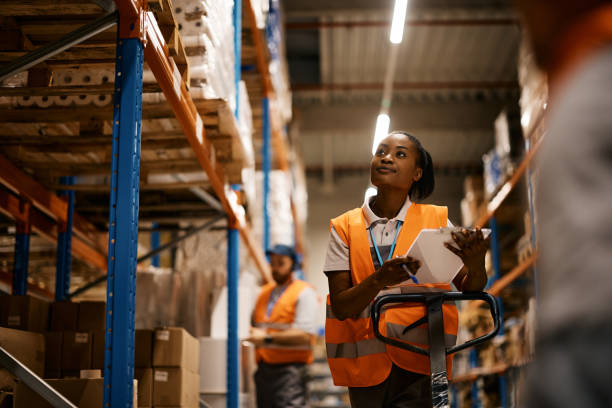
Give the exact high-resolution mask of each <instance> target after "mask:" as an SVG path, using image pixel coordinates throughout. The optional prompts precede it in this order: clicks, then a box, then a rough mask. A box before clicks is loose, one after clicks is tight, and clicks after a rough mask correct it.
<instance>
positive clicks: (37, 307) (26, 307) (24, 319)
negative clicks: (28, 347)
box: [1, 295, 49, 333]
mask: <svg viewBox="0 0 612 408" xmlns="http://www.w3.org/2000/svg"><path fill="white" fill-rule="evenodd" d="M48 318H49V303H48V302H46V301H44V300H41V299H37V298H35V297H32V296H25V295H11V296H6V297H4V299H3V302H2V321H1V323H2V326H4V327H8V328H11V329H17V330H27V331H32V332H38V333H42V332H44V331H45V330H46V329H47V323H48Z"/></svg>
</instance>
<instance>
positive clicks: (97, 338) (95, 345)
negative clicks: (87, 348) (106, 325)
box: [91, 330, 106, 371]
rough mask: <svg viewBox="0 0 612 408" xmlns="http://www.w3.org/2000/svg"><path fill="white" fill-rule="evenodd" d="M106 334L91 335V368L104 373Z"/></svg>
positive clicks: (93, 333) (94, 333) (102, 332)
mask: <svg viewBox="0 0 612 408" xmlns="http://www.w3.org/2000/svg"><path fill="white" fill-rule="evenodd" d="M105 334H106V332H105V331H104V330H102V331H94V332H92V333H91V335H92V347H91V350H92V351H91V368H96V369H99V370H102V371H104V341H105V336H104V335H105Z"/></svg>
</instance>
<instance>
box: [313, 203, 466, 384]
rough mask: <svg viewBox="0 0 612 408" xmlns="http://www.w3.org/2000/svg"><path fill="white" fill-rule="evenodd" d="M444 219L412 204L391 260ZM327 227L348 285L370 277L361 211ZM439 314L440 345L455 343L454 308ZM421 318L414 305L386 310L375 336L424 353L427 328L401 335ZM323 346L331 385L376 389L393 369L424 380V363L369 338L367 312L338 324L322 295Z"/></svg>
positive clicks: (439, 287)
mask: <svg viewBox="0 0 612 408" xmlns="http://www.w3.org/2000/svg"><path fill="white" fill-rule="evenodd" d="M447 215H448V209H447V208H446V207H438V206H433V205H423V204H414V203H413V204H412V205H411V206H410V208H409V209H408V212H407V213H406V217H405V219H404V223H403V225H402V228H401V230H400V233H399V237H398V240H397V243H396V246H395V251H394V253H393V256H396V255H397V254H401V255H403V254H405V253H406V252H407V251H408V249H409V248H410V246H411V245H412V242H413V241H414V240H415V238H416V237H417V235H418V234H419V232H420V231H421V230H422V229H424V228H440V227H446V225H447ZM331 227H332V228H334V230H335V231H336V233H337V234H338V235H339V236H340V238H341V239H342V240H343V241H344V243H345V244H346V245H347V246H348V247H349V262H350V267H351V279H352V282H353V285H358V284H359V283H360V282H361V281H363V280H364V279H365V278H367V277H368V276H370V275H371V274H373V273H374V264H373V262H372V256H371V252H370V244H369V241H368V236H367V232H366V224H365V217H364V214H363V210H362V209H361V208H356V209H354V210H351V211H348V212H346V213H344V214H342V215H341V216H339V217H338V218H334V219H333V220H331ZM449 290H450V284H447V283H440V284H419V285H416V284H402V285H401V287H393V288H389V289H385V290H383V291H381V293H379V295H382V294H388V293H419V292H442V291H449ZM443 313H444V332H445V338H446V344H447V346H448V345H453V344H455V342H456V339H457V328H458V312H457V308H456V306H455V305H454V303H449V304H446V303H445V304H444V305H443ZM425 314H426V311H425V305H423V304H420V303H413V304H402V305H399V306H391V307H387V308H386V309H383V311H382V312H381V316H380V322H379V324H380V331H381V333H382V334H383V335H384V336H387V337H392V338H396V339H398V340H400V341H405V342H407V343H411V344H414V345H417V346H421V347H427V346H428V342H429V339H428V331H427V324H423V325H421V326H419V327H417V328H414V329H412V330H410V331H408V332H406V333H405V334H404V333H402V332H403V330H404V328H405V327H406V326H408V325H410V324H412V323H414V322H416V321H417V320H419V319H421V318H422V317H424V316H425ZM325 343H326V348H327V361H328V362H329V368H330V369H331V373H332V377H333V380H334V384H336V385H341V386H348V387H370V386H373V385H377V384H380V383H381V382H383V381H384V380H385V379H386V378H387V377H388V376H389V373H390V372H391V367H392V364H393V363H395V364H396V365H398V366H399V367H401V368H403V369H405V370H408V371H412V372H415V373H420V374H425V375H429V374H430V367H429V357H427V356H424V355H421V354H417V353H413V352H411V351H407V350H404V349H400V348H398V347H394V346H390V345H386V344H384V343H383V342H381V341H380V340H378V339H377V338H376V337H375V336H374V331H373V329H372V320H371V319H370V306H368V307H367V308H366V309H365V310H363V312H362V313H361V314H360V315H359V316H358V317H356V318H350V319H345V320H339V319H337V318H336V317H335V316H334V314H333V311H332V309H331V303H330V298H329V295H328V296H327V319H326V321H325ZM446 364H447V367H448V375H449V377H450V375H451V370H452V356H448V357H447V360H446Z"/></svg>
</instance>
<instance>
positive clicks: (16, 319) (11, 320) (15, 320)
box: [8, 315, 21, 326]
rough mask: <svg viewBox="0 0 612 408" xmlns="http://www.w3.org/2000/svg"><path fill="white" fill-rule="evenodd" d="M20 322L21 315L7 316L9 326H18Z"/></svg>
mask: <svg viewBox="0 0 612 408" xmlns="http://www.w3.org/2000/svg"><path fill="white" fill-rule="evenodd" d="M20 324H21V316H19V315H15V316H9V317H8V325H9V326H19V325H20Z"/></svg>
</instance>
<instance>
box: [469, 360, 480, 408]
mask: <svg viewBox="0 0 612 408" xmlns="http://www.w3.org/2000/svg"><path fill="white" fill-rule="evenodd" d="M469 359H470V368H476V367H478V352H477V351H476V349H475V348H473V349H471V350H470V357H469ZM481 407H482V404H481V403H480V395H479V392H478V379H476V380H475V381H474V382H473V383H472V408H481Z"/></svg>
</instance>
